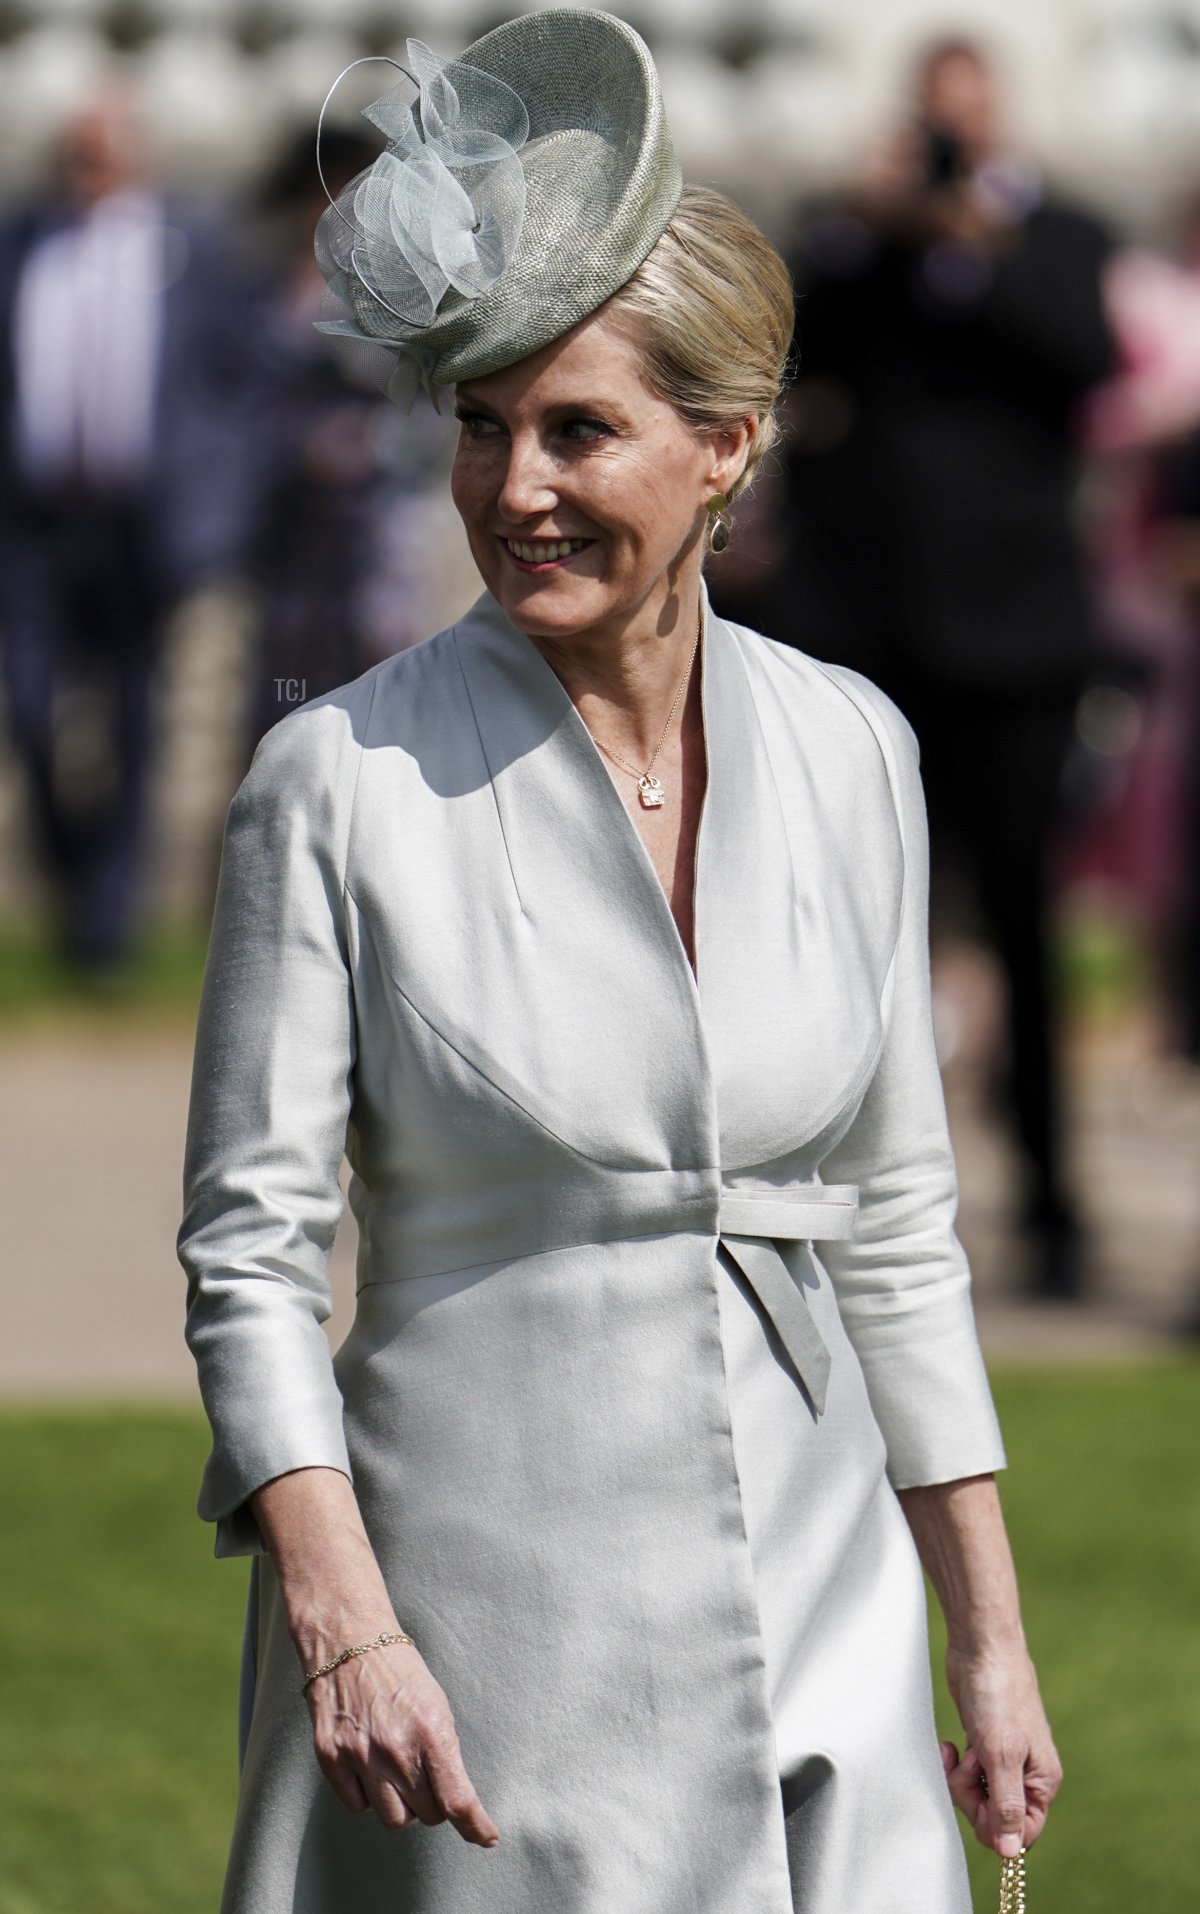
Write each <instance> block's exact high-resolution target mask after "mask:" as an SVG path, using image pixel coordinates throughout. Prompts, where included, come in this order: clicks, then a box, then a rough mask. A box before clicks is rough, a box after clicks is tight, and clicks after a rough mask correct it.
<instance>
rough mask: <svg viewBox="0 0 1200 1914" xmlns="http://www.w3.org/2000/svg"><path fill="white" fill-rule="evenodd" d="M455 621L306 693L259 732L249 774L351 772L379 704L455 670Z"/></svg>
mask: <svg viewBox="0 0 1200 1914" xmlns="http://www.w3.org/2000/svg"><path fill="white" fill-rule="evenodd" d="M452 639H453V627H449V628H447V630H445V631H442V632H439V633H438V634H437V635H436V637H433V638H428V639H426V640H425V641H424V643H422V644H420V645H415V646H413V647H412V648H411V649H410V650H407V651H401V652H397V653H396V654H395V655H394V656H393V657H390V658H383V659H381V660H380V661H379V663H378V664H376V665H371V666H370V667H369V669H368V670H366V671H364V672H363V673H362V674H361V675H360V676H359V677H357V678H353V679H351V680H350V681H349V682H348V683H347V684H344V685H338V686H337V688H336V689H335V690H333V691H327V692H325V693H323V695H322V696H321V697H319V698H310V699H309V700H308V702H307V703H305V704H301V705H297V706H296V707H295V709H294V710H292V711H289V712H288V713H287V714H286V715H285V716H284V717H282V718H280V720H279V722H278V724H274V725H272V726H271V728H270V730H269V731H266V732H264V733H263V736H262V737H261V738H260V740H259V743H258V746H257V749H256V750H255V753H254V757H253V760H252V762H251V767H250V775H251V776H253V777H254V778H255V779H256V780H257V781H258V782H259V783H261V784H269V783H270V782H272V781H275V780H279V779H290V778H292V777H294V776H301V777H305V778H312V777H316V778H320V777H323V776H331V775H338V774H341V775H347V774H349V775H353V774H354V771H355V768H356V765H357V761H358V758H359V755H360V754H361V752H362V750H363V749H364V747H365V746H366V745H367V744H368V743H369V742H370V741H371V736H372V731H373V729H374V728H376V725H377V712H378V710H379V709H380V708H381V707H382V706H383V705H384V704H386V703H388V702H389V701H390V700H391V699H393V698H395V697H400V698H405V699H407V698H418V697H421V696H424V695H426V694H427V692H428V689H429V683H430V680H431V679H434V680H437V679H439V678H443V677H444V675H445V673H446V672H447V671H456V670H457V661H456V660H455V658H454V654H453V651H452V648H451V641H452Z"/></svg>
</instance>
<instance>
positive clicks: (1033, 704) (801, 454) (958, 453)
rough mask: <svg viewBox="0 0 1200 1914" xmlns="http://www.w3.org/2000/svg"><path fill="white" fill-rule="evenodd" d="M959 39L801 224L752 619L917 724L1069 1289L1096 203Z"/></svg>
mask: <svg viewBox="0 0 1200 1914" xmlns="http://www.w3.org/2000/svg"><path fill="white" fill-rule="evenodd" d="M998 92H999V89H998V82H997V76H996V74H995V72H994V71H993V68H992V65H991V63H990V61H989V59H988V57H987V55H986V54H985V53H984V52H983V51H982V50H981V48H980V47H978V46H976V45H975V44H974V43H972V42H970V41H967V40H958V39H955V40H947V41H943V42H941V43H939V44H937V45H935V46H934V47H932V48H931V49H930V50H928V51H927V52H925V53H924V54H923V55H922V56H921V57H920V59H919V62H918V64H917V68H916V83H915V105H914V111H913V114H912V117H911V119H910V120H909V121H908V122H907V123H906V124H905V125H903V126H902V127H901V128H900V129H899V130H898V131H896V132H895V133H894V134H892V135H891V136H890V137H889V138H888V139H887V140H886V141H885V142H884V143H883V145H882V146H881V148H880V150H879V152H878V153H877V154H875V155H874V156H873V157H872V159H871V161H870V163H869V164H868V166H867V168H866V169H865V171H864V173H863V175H862V177H861V178H860V179H859V180H858V181H857V182H856V183H855V185H854V186H853V188H852V189H851V190H850V191H848V192H847V193H846V194H845V195H844V196H843V197H841V198H840V199H838V200H837V201H836V202H835V203H829V204H826V205H825V206H824V207H822V208H820V209H818V210H816V211H815V212H814V213H813V214H812V215H811V217H810V218H809V219H808V220H807V222H806V224H805V225H804V227H803V229H802V232H801V236H800V239H799V241H798V243H797V248H796V251H795V257H794V267H795V276H796V281H797V293H798V299H797V314H798V327H797V339H798V348H799V355H798V356H799V372H798V379H797V383H796V385H795V388H794V391H793V394H792V425H793V434H792V439H791V445H790V452H789V454H788V456H787V460H786V469H785V472H784V475H783V484H782V504H781V506H780V529H781V546H782V564H781V566H780V568H779V570H778V572H777V574H776V576H775V578H774V580H773V583H772V586H771V587H770V592H771V597H772V600H773V602H772V604H771V606H770V608H769V609H767V610H765V611H763V610H761V608H760V615H761V616H763V617H765V618H766V620H767V623H766V624H765V625H764V628H765V629H769V630H772V631H773V632H774V633H775V634H776V635H777V636H779V637H781V638H784V639H786V640H788V641H789V642H792V643H794V644H796V645H798V646H800V647H801V648H802V649H803V650H805V651H809V652H812V653H814V654H815V655H816V656H817V657H820V658H829V659H832V660H836V661H839V662H842V663H846V664H850V665H853V666H855V667H856V668H857V669H859V670H861V671H863V672H865V673H866V674H867V676H869V677H871V678H873V679H874V680H876V682H878V683H879V684H881V685H883V686H884V687H885V688H886V689H887V690H888V691H889V692H890V693H891V695H892V696H893V697H894V698H895V699H896V700H897V702H898V703H899V704H900V706H901V708H902V709H903V710H904V712H905V713H906V715H907V716H908V718H909V719H910V720H911V722H912V723H913V725H914V727H915V729H916V731H917V735H918V738H919V740H920V744H921V753H922V770H923V776H924V780H925V785H926V791H927V796H928V800H929V806H930V817H931V831H932V836H933V845H934V853H935V858H936V859H937V861H938V862H939V863H940V864H942V865H944V864H945V862H946V859H947V854H948V853H949V852H950V851H951V850H954V851H955V852H956V853H957V856H958V859H959V860H960V862H961V864H962V865H963V867H964V868H965V872H966V874H967V875H968V877H969V879H970V880H971V885H972V889H973V891H974V893H975V896H976V899H977V903H978V908H979V911H980V913H981V915H982V918H983V920H984V927H985V930H986V932H987V933H988V934H989V935H990V937H991V939H992V940H993V941H994V944H995V948H996V951H997V954H998V957H999V959H1000V962H1001V964H1002V967H1003V971H1004V974H1005V979H1006V983H1007V990H1008V1026H1009V1038H1010V1045H1009V1047H1010V1056H1011V1067H1010V1083H1009V1086H1008V1087H1009V1091H1010V1103H1011V1109H1012V1114H1013V1117H1014V1121H1015V1131H1016V1138H1017V1141H1018V1144H1019V1149H1020V1154H1021V1162H1022V1172H1023V1188H1022V1192H1021V1203H1022V1212H1021V1220H1022V1223H1023V1225H1024V1227H1025V1229H1026V1230H1027V1232H1028V1233H1029V1242H1030V1249H1031V1256H1032V1260H1031V1263H1030V1266H1029V1275H1028V1277H1027V1283H1028V1287H1029V1289H1030V1290H1031V1291H1032V1293H1034V1294H1035V1295H1038V1296H1041V1297H1046V1298H1058V1299H1070V1298H1073V1297H1074V1296H1075V1295H1076V1294H1077V1293H1078V1291H1079V1289H1080V1284H1081V1254H1080V1251H1081V1229H1080V1222H1079V1218H1078V1213H1077V1209H1076V1205H1075V1202H1074V1200H1073V1197H1072V1193H1071V1190H1070V1188H1069V1180H1068V1175H1067V1172H1066V1169H1065V1166H1064V1162H1063V1119H1062V1110H1061V1091H1060V1081H1059V1067H1058V1062H1057V1058H1056V1053H1055V1029H1054V1016H1053V983H1052V965H1051V962H1050V954H1049V950H1048V941H1049V940H1048V873H1047V858H1048V852H1049V849H1050V845H1051V840H1052V835H1053V831H1054V826H1055V822H1056V817H1057V815H1058V811H1059V805H1060V791H1061V784H1062V776H1063V768H1064V763H1065V760H1066V757H1067V753H1068V748H1069V745H1070V742H1071V737H1072V729H1073V722H1074V716H1075V711H1076V706H1077V703H1078V700H1079V696H1080V692H1081V688H1082V687H1083V685H1084V683H1085V681H1086V678H1087V675H1088V672H1089V669H1090V667H1091V665H1092V662H1093V659H1094V655H1095V650H1096V642H1097V634H1096V630H1095V620H1094V615H1093V609H1092V606H1091V604H1090V602H1089V592H1088V588H1087V582H1086V578H1085V571H1084V565H1083V559H1082V554H1081V551H1080V548H1079V542H1078V538H1077V533H1076V529H1075V524H1074V517H1073V494H1074V487H1075V481H1076V464H1077V460H1076V434H1075V425H1074V420H1075V413H1076V409H1077V406H1078V404H1079V402H1080V400H1081V397H1082V395H1083V394H1084V393H1085V392H1086V391H1087V390H1088V389H1089V388H1090V387H1091V386H1092V385H1094V384H1095V383H1096V382H1097V381H1099V380H1101V379H1102V378H1103V377H1104V376H1105V375H1106V374H1107V373H1108V372H1109V370H1110V368H1111V365H1112V362H1113V342H1112V338H1111V334H1110V329H1109V325H1108V322H1107V319H1106V314H1105V309H1104V304H1103V299H1102V289H1101V276H1102V268H1103V265H1104V261H1105V258H1106V256H1107V253H1108V250H1109V241H1108V237H1107V234H1106V232H1105V231H1104V229H1103V228H1102V226H1101V225H1100V224H1099V223H1098V222H1097V221H1096V220H1094V219H1093V218H1092V217H1090V216H1089V215H1087V214H1085V213H1084V212H1082V211H1081V210H1078V209H1076V208H1075V207H1073V206H1070V205H1067V204H1063V203H1060V201H1059V200H1058V199H1057V198H1055V197H1054V196H1053V195H1052V194H1051V193H1050V192H1049V190H1048V188H1047V186H1046V183H1045V181H1044V180H1043V179H1042V177H1041V176H1040V174H1039V173H1038V171H1037V170H1036V168H1035V167H1034V166H1033V165H1032V164H1031V163H1030V162H1028V161H1027V160H1025V159H1024V158H1022V157H1020V156H1019V155H1018V154H1017V153H1015V152H1013V151H1010V150H1009V149H1008V147H1007V146H1006V144H1005V141H1004V135H1003V130H1002V118H1001V110H1000V101H999V97H998Z"/></svg>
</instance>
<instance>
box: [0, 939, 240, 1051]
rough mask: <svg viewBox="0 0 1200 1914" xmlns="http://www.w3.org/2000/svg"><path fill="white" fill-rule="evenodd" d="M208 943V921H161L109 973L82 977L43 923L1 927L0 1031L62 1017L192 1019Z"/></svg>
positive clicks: (88, 1019)
mask: <svg viewBox="0 0 1200 1914" xmlns="http://www.w3.org/2000/svg"><path fill="white" fill-rule="evenodd" d="M207 946H208V927H207V925H206V924H205V925H202V926H185V925H169V924H163V925H158V926H156V927H154V928H152V929H151V930H149V931H148V932H147V933H146V935H145V937H144V938H143V940H142V942H141V943H140V945H139V947H138V949H137V950H136V952H134V953H133V954H132V955H131V956H130V957H128V958H127V959H126V960H125V961H123V962H122V963H120V964H117V965H114V966H113V968H112V970H111V972H110V973H107V974H105V975H104V976H102V977H87V976H81V974H80V973H79V972H78V971H77V970H75V969H73V968H72V967H71V966H70V965H69V964H68V963H67V962H66V960H65V958H64V957H63V956H62V955H61V954H60V952H59V950H58V949H57V947H56V945H55V943H54V941H53V939H52V937H51V936H50V934H49V932H48V931H47V930H46V928H45V927H44V926H36V925H32V924H18V923H7V924H4V925H0V1031H3V1032H5V1033H7V1032H9V1031H11V1030H13V1029H17V1028H23V1027H26V1026H28V1025H29V1024H31V1023H39V1024H44V1023H47V1022H51V1023H54V1024H55V1025H62V1024H63V1023H64V1022H66V1021H67V1020H75V1021H80V1020H82V1021H85V1022H89V1023H95V1022H103V1023H112V1022H114V1021H115V1020H118V1019H119V1020H122V1021H124V1020H127V1019H128V1018H130V1017H134V1018H136V1019H137V1020H138V1021H139V1022H144V1021H145V1020H146V1019H147V1018H149V1017H155V1016H159V1017H168V1018H180V1019H182V1018H187V1019H190V1018H192V1017H194V1015H195V1011H196V1003H197V1000H198V998H199V995H200V983H201V979H202V977H203V975H204V956H205V951H206V949H207Z"/></svg>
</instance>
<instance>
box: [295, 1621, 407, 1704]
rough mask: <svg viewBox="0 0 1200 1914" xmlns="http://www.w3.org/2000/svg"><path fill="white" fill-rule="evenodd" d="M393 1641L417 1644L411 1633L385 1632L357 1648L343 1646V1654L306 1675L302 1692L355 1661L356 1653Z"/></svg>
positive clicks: (389, 1643) (305, 1692) (388, 1645)
mask: <svg viewBox="0 0 1200 1914" xmlns="http://www.w3.org/2000/svg"><path fill="white" fill-rule="evenodd" d="M393 1642H407V1643H408V1645H409V1647H410V1648H415V1647H416V1645H417V1644H416V1642H415V1641H414V1640H413V1638H412V1636H411V1635H387V1634H384V1635H376V1637H375V1639H374V1641H373V1642H359V1644H358V1646H357V1647H356V1648H343V1650H342V1652H341V1654H340V1655H335V1656H334V1658H333V1660H332V1661H326V1662H322V1663H321V1666H320V1667H319V1668H314V1669H312V1671H311V1672H310V1673H309V1674H307V1675H305V1677H304V1683H303V1686H302V1687H301V1690H300V1693H301V1694H302V1695H306V1694H307V1693H308V1690H309V1684H310V1683H311V1682H314V1681H316V1680H317V1679H318V1678H319V1677H320V1676H321V1675H332V1673H333V1671H334V1669H335V1668H340V1667H341V1665H342V1663H343V1662H344V1661H353V1659H354V1657H355V1656H356V1655H365V1654H366V1653H367V1652H368V1650H369V1649H372V1648H389V1647H390V1646H391V1645H392V1643H393Z"/></svg>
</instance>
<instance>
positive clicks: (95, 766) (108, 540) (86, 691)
mask: <svg viewBox="0 0 1200 1914" xmlns="http://www.w3.org/2000/svg"><path fill="white" fill-rule="evenodd" d="M248 319H249V305H248V281H247V279H246V277H245V274H244V273H243V272H242V271H241V270H240V269H239V268H238V267H237V266H236V265H235V263H234V262H233V260H232V258H231V256H230V255H229V253H228V251H227V249H226V247H225V245H224V244H222V243H219V242H218V241H217V239H216V238H215V236H214V235H213V234H212V233H211V232H210V231H208V230H206V228H205V226H204V224H203V223H202V222H201V221H200V220H199V219H198V218H197V217H195V216H191V217H189V216H188V215H187V214H186V213H185V212H184V211H183V210H182V208H181V207H179V206H178V205H176V204H175V203H173V202H171V201H169V200H168V199H167V198H166V196H165V195H164V193H163V191H162V190H161V188H160V187H159V186H158V184H157V183H156V181H155V178H154V176H153V173H152V171H151V169H150V167H149V163H148V159H147V154H146V150H145V143H144V138H143V133H142V129H141V126H140V123H139V117H138V111H137V105H136V101H135V99H134V98H133V96H132V95H131V94H130V92H128V91H127V90H125V89H124V88H121V87H119V86H118V85H116V84H113V83H110V84H107V85H106V86H105V87H104V88H103V89H102V90H101V91H100V92H99V93H98V95H97V97H95V98H94V99H93V100H92V101H91V102H90V103H88V104H87V105H86V106H84V107H83V108H82V109H80V110H78V111H77V112H76V113H75V114H74V115H73V116H72V117H71V118H70V120H69V121H68V122H67V124H66V125H65V127H64V129H63V132H62V134H61V137H60V140H59V143H58V146H57V150H56V153H55V165H54V175H53V179H52V182H51V184H50V189H49V191H48V192H47V193H46V195H45V196H43V197H39V198H38V199H37V200H36V202H35V203H33V204H30V205H28V206H26V207H25V208H23V209H21V210H19V211H18V212H16V214H15V215H13V216H11V218H10V221H9V223H8V225H7V227H6V229H5V231H4V232H3V234H2V235H0V527H2V529H0V647H2V657H3V686H4V697H5V706H6V717H7V725H8V730H9V735H10V740H11V744H12V747H13V750H14V752H15V754H16V755H17V757H18V758H19V760H20V762H21V765H22V767H23V770H24V774H25V783H26V790H27V793H28V800H29V808H30V822H31V826H32V831H33V835H34V844H35V852H36V855H37V858H38V861H39V863H40V865H41V867H42V869H43V871H44V874H45V878H46V881H47V884H48V887H49V890H50V894H51V898H52V903H53V907H54V909H55V912H56V915H57V919H58V925H57V928H58V932H59V935H60V937H61V941H62V945H63V949H64V952H65V954H66V955H67V957H68V958H69V959H70V960H71V961H72V962H73V963H74V964H75V965H77V966H79V967H80V968H81V969H82V970H84V971H86V972H88V973H89V974H103V973H105V972H107V971H109V970H111V969H112V968H113V966H115V965H118V964H119V963H120V961H121V960H122V959H123V958H125V957H126V956H127V955H128V954H129V953H130V950H131V946H132V944H133V941H134V938H135V932H136V921H137V908H138V903H139V879H140V876H141V871H142V865H143V858H144V852H145V844H146V822H147V820H146V790H147V770H148V766H149V763H150V759H151V754H152V751H153V747H154V690H155V676H156V666H157V664H158V660H159V655H160V649H161V640H162V632H163V626H164V621H165V619H166V616H167V613H168V612H169V610H170V609H171V607H172V606H173V604H175V603H176V602H177V601H178V600H179V598H180V597H181V596H182V595H184V594H185V593H187V592H189V591H191V590H193V589H195V588H197V587H198V586H200V585H202V584H204V583H206V582H208V581H209V580H211V579H212V578H213V577H215V576H218V575H220V574H221V573H222V572H223V571H225V570H226V569H227V568H228V567H230V566H231V565H232V564H233V563H234V562H235V560H236V556H237V553H238V550H239V546H240V544H241V541H242V538H243V536H244V528H245V522H246V510H245V507H246V502H247V500H246V489H245V488H246V484H247V482H248V480H249V467H248V464H247V461H246V460H245V459H244V457H243V456H241V455H242V453H243V451H244V448H245V445H246V443H247V441H248V437H249V435H250V434H251V432H252V409H251V407H250V405H249V400H250V398H251V396H252V382H251V381H250V379H249V365H250V354H249V352H248V346H247V341H248V337H249V329H248Z"/></svg>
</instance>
